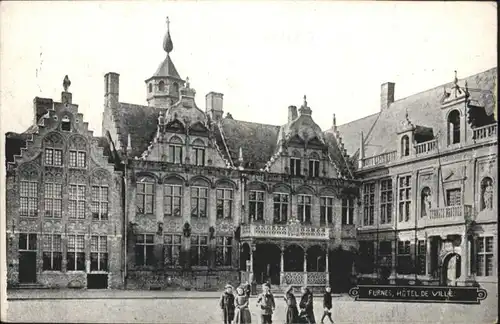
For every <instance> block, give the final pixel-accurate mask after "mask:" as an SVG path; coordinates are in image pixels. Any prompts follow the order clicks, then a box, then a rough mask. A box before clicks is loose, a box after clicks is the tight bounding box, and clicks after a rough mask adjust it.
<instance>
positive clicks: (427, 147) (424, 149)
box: [415, 139, 437, 155]
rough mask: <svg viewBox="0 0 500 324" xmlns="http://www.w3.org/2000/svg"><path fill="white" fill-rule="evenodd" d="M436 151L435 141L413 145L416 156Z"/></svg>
mask: <svg viewBox="0 0 500 324" xmlns="http://www.w3.org/2000/svg"><path fill="white" fill-rule="evenodd" d="M436 149H437V139H433V140H430V141H427V142H423V143H419V144H417V145H415V153H416V154H417V155H419V154H424V153H429V152H433V151H435V150H436Z"/></svg>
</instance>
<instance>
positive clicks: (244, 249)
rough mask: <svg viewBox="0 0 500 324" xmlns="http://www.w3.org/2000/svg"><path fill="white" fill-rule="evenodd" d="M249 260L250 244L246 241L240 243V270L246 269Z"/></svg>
mask: <svg viewBox="0 0 500 324" xmlns="http://www.w3.org/2000/svg"><path fill="white" fill-rule="evenodd" d="M249 260H250V246H249V245H248V244H247V243H243V244H242V245H241V250H240V271H247V261H249Z"/></svg>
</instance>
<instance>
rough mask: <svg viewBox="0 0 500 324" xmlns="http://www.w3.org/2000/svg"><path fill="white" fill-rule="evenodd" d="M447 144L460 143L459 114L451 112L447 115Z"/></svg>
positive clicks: (456, 111)
mask: <svg viewBox="0 0 500 324" xmlns="http://www.w3.org/2000/svg"><path fill="white" fill-rule="evenodd" d="M448 143H449V144H456V143H460V113H459V112H458V110H453V111H452V112H450V114H449V115H448Z"/></svg>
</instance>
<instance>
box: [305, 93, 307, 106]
mask: <svg viewBox="0 0 500 324" xmlns="http://www.w3.org/2000/svg"><path fill="white" fill-rule="evenodd" d="M304 107H307V97H306V95H304Z"/></svg>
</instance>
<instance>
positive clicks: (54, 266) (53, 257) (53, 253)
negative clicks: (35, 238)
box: [43, 234, 62, 271]
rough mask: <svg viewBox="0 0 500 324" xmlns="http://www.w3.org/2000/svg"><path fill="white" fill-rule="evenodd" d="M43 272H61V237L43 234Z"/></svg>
mask: <svg viewBox="0 0 500 324" xmlns="http://www.w3.org/2000/svg"><path fill="white" fill-rule="evenodd" d="M43 270H44V271H46V270H52V271H61V270H62V243H61V235H55V234H45V235H44V236H43Z"/></svg>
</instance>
